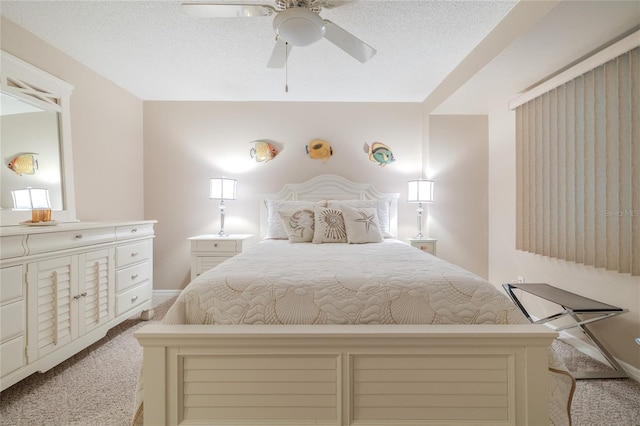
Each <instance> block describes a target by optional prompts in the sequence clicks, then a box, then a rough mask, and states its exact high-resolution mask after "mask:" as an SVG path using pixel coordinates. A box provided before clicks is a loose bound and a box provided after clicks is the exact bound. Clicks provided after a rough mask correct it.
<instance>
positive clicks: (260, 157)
mask: <svg viewBox="0 0 640 426" xmlns="http://www.w3.org/2000/svg"><path fill="white" fill-rule="evenodd" d="M250 144H251V145H253V146H252V147H251V149H250V150H249V155H251V158H255V160H256V161H257V162H258V163H260V162H267V161H270V160H273V159H274V158H276V155H278V153H279V152H280V151H279V150H278V148H276V146H275V143H274V142H273V141H268V140H256V141H253V142H250Z"/></svg>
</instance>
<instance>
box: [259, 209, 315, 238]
mask: <svg viewBox="0 0 640 426" xmlns="http://www.w3.org/2000/svg"><path fill="white" fill-rule="evenodd" d="M264 203H265V205H266V206H267V232H266V233H265V235H264V238H268V239H274V240H286V239H287V238H289V236H288V235H287V231H286V230H285V229H284V226H283V225H282V221H281V220H280V214H279V213H278V212H280V211H290V212H292V213H293V212H295V211H296V210H300V209H310V210H313V208H314V206H316V205H318V206H323V207H324V206H326V205H327V201H326V200H321V201H275V200H265V202H264Z"/></svg>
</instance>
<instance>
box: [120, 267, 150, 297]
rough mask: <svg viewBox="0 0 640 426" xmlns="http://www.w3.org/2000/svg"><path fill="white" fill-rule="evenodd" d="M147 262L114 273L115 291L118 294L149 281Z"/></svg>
mask: <svg viewBox="0 0 640 426" xmlns="http://www.w3.org/2000/svg"><path fill="white" fill-rule="evenodd" d="M149 269H150V268H149V262H143V263H140V264H138V265H134V266H130V267H128V268H124V269H120V270H118V271H116V291H117V292H120V291H123V290H126V289H128V288H130V287H133V286H134V285H136V284H139V283H141V282H143V281H146V280H148V279H149Z"/></svg>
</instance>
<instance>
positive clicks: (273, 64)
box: [267, 38, 293, 68]
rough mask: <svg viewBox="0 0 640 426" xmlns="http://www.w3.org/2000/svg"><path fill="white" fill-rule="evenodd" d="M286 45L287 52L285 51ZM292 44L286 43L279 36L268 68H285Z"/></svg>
mask: <svg viewBox="0 0 640 426" xmlns="http://www.w3.org/2000/svg"><path fill="white" fill-rule="evenodd" d="M285 46H286V52H285ZM292 48H293V46H292V45H290V44H288V43H285V42H284V41H283V40H282V39H280V38H278V41H277V42H276V45H275V46H273V51H272V52H271V58H269V63H267V67H268V68H284V66H285V64H286V63H287V56H288V55H289V54H290V53H291V49H292Z"/></svg>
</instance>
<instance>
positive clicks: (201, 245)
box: [193, 240, 238, 253]
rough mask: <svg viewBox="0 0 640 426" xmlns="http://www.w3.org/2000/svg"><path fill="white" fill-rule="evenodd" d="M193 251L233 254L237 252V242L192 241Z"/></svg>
mask: <svg viewBox="0 0 640 426" xmlns="http://www.w3.org/2000/svg"><path fill="white" fill-rule="evenodd" d="M193 243H194V247H193V251H206V252H209V253H211V252H214V253H215V252H219V253H235V252H237V251H238V242H237V241H235V240H220V241H194V242H193Z"/></svg>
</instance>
